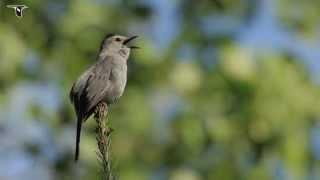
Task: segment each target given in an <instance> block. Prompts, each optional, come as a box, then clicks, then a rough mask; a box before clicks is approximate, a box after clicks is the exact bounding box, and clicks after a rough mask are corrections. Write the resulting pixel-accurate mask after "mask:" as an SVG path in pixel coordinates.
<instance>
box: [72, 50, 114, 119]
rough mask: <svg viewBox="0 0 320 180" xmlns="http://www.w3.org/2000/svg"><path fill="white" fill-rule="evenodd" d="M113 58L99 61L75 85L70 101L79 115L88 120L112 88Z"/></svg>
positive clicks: (108, 57)
mask: <svg viewBox="0 0 320 180" xmlns="http://www.w3.org/2000/svg"><path fill="white" fill-rule="evenodd" d="M111 65H112V57H110V56H107V57H105V59H104V60H99V61H98V62H97V63H96V64H95V65H94V66H92V67H91V68H90V69H89V70H87V71H86V72H85V73H84V74H83V75H82V76H81V77H80V78H79V79H78V81H77V82H76V83H75V84H74V85H73V87H72V89H71V92H70V100H71V101H72V102H73V104H74V106H75V109H76V111H77V115H78V116H80V117H82V118H84V119H86V118H87V117H89V116H90V115H91V113H92V112H93V108H94V107H95V106H96V105H97V104H98V103H99V102H100V101H101V100H102V99H103V98H104V96H105V93H106V92H107V91H108V89H109V87H110V85H111V84H110V80H109V79H110V73H111Z"/></svg>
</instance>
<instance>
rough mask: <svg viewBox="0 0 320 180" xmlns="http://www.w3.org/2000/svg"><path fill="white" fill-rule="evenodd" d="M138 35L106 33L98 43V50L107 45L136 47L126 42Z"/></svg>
mask: <svg viewBox="0 0 320 180" xmlns="http://www.w3.org/2000/svg"><path fill="white" fill-rule="evenodd" d="M137 37H138V36H131V37H125V36H121V35H117V34H113V33H110V34H107V35H106V36H105V37H104V38H103V41H102V43H101V45H100V51H101V50H102V49H103V48H106V47H107V46H108V45H112V46H118V47H126V48H129V49H137V48H139V47H137V46H128V43H129V42H130V41H132V40H133V39H136V38H137Z"/></svg>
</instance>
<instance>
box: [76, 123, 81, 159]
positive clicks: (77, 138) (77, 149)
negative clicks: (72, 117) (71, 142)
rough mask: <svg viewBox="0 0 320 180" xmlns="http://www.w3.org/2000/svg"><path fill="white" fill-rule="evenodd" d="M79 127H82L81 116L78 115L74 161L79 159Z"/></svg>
mask: <svg viewBox="0 0 320 180" xmlns="http://www.w3.org/2000/svg"><path fill="white" fill-rule="evenodd" d="M81 127H82V118H79V117H78V120H77V135H76V152H75V156H74V160H75V161H78V159H79V151H80V136H81Z"/></svg>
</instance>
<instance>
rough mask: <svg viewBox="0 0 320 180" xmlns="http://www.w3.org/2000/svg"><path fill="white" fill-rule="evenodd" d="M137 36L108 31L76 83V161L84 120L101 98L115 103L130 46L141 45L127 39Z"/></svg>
mask: <svg viewBox="0 0 320 180" xmlns="http://www.w3.org/2000/svg"><path fill="white" fill-rule="evenodd" d="M137 37H138V36H132V37H125V36H121V35H114V34H109V35H107V36H106V37H105V38H104V39H103V41H102V43H101V46H100V51H99V54H98V57H97V61H96V62H95V63H94V64H93V65H92V66H91V67H89V68H88V69H87V70H86V71H85V72H84V73H82V75H81V76H80V77H79V78H78V80H77V81H76V82H75V83H74V84H73V86H72V88H71V91H70V100H71V102H72V103H73V105H74V109H75V112H76V115H77V133H76V152H75V161H77V160H78V158H79V144H80V135H81V127H82V123H83V122H85V121H86V120H87V119H88V118H89V117H90V116H91V115H92V114H93V113H94V110H95V108H96V106H97V105H98V104H99V103H100V102H104V103H106V104H107V105H110V104H113V103H115V102H116V101H117V100H118V99H119V98H120V97H121V96H122V94H123V91H124V89H125V86H126V82H127V60H128V58H129V55H130V50H131V49H135V48H138V47H136V46H129V45H128V43H129V42H130V41H131V40H133V39H135V38H137Z"/></svg>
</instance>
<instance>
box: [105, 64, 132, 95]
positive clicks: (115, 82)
mask: <svg viewBox="0 0 320 180" xmlns="http://www.w3.org/2000/svg"><path fill="white" fill-rule="evenodd" d="M110 82H111V87H110V90H109V92H108V95H107V97H108V99H109V101H110V100H111V101H114V100H116V99H118V98H119V97H121V96H122V94H123V92H124V88H125V86H126V83H127V65H115V66H114V67H113V68H112V70H111V74H110Z"/></svg>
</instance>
